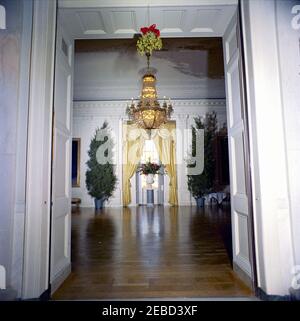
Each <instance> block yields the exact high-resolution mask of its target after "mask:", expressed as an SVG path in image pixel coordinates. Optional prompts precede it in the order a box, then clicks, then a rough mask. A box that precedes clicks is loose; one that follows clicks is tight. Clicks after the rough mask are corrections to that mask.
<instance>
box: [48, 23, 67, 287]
mask: <svg viewBox="0 0 300 321" xmlns="http://www.w3.org/2000/svg"><path fill="white" fill-rule="evenodd" d="M72 55H73V45H72V41H71V40H70V39H69V37H68V36H67V35H66V33H65V32H64V31H63V29H62V27H61V25H60V24H58V26H57V42H56V61H55V63H56V65H55V87H54V118H53V119H54V121H53V168H52V222H51V223H52V225H51V226H52V230H51V231H52V234H51V270H50V283H51V290H52V292H54V291H55V290H56V289H57V287H58V286H59V285H60V284H61V283H62V282H63V281H64V279H65V278H66V277H67V275H68V274H69V272H70V264H71V251H70V245H71V146H72V144H71V142H72V135H71V119H72V95H73V93H72Z"/></svg>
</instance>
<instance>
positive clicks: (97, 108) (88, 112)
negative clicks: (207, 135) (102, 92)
mask: <svg viewBox="0 0 300 321" xmlns="http://www.w3.org/2000/svg"><path fill="white" fill-rule="evenodd" d="M159 101H160V102H163V100H159ZM127 103H128V101H126V100H117V101H114V100H106V101H74V103H73V117H74V119H76V118H82V117H102V116H108V117H109V118H118V119H120V118H124V119H127V115H126V105H127ZM172 104H173V107H174V113H173V118H176V116H180V115H182V116H185V117H186V116H188V115H189V114H198V113H199V114H202V113H205V112H206V111H208V107H209V108H211V107H214V108H216V109H219V110H218V112H220V113H225V114H226V100H225V99H191V100H188V99H186V100H173V101H172ZM187 107H188V108H189V110H188V112H187V110H186V108H187Z"/></svg>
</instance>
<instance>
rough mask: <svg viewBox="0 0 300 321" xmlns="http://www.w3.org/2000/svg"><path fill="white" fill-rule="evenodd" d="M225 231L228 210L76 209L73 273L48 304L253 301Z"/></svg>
mask: <svg viewBox="0 0 300 321" xmlns="http://www.w3.org/2000/svg"><path fill="white" fill-rule="evenodd" d="M230 233H231V232H230V213H229V211H228V210H221V209H218V208H215V209H214V208H213V207H212V208H206V209H205V210H199V209H197V208H196V207H178V208H177V207H162V206H157V207H155V208H147V207H144V206H143V207H137V208H131V209H130V208H122V209H116V208H115V209H114V208H106V209H104V210H102V211H100V212H99V213H97V214H95V212H94V210H93V209H80V210H75V211H74V213H73V215H72V273H71V275H70V276H69V278H68V279H67V280H66V281H65V282H64V283H63V285H62V286H61V287H60V288H59V289H58V290H57V291H56V292H55V294H54V296H53V299H56V300H62V299H63V300H65V299H67V300H72V299H83V300H84V299H110V298H115V299H129V298H174V297H179V298H183V297H193V298H199V297H247V296H251V295H252V292H251V291H250V290H249V288H247V287H246V286H245V285H244V284H243V283H242V282H241V281H240V280H239V279H238V278H237V277H236V276H235V274H234V272H233V271H232V267H231V259H230V256H231V253H230V249H231V243H230V240H231V234H230Z"/></svg>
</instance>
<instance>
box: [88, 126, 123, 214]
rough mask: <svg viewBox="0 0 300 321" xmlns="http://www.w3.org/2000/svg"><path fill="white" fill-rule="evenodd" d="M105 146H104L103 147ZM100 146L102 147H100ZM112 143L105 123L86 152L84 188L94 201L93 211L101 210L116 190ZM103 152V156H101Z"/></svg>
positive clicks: (97, 130) (97, 131)
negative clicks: (87, 156) (87, 158)
mask: <svg viewBox="0 0 300 321" xmlns="http://www.w3.org/2000/svg"><path fill="white" fill-rule="evenodd" d="M104 144H105V145H104ZM101 146H102V147H101ZM112 148H113V143H112V139H111V134H110V130H109V127H108V124H107V122H104V123H103V125H102V127H101V128H100V129H99V128H98V129H96V132H95V134H94V137H93V138H92V140H91V143H90V148H89V151H88V155H89V160H88V161H87V163H86V164H87V167H88V169H87V171H86V188H87V190H88V193H89V195H90V196H92V197H93V198H94V200H95V209H96V210H98V209H101V208H102V207H103V206H104V202H105V201H106V200H108V199H109V198H110V197H111V196H112V193H113V191H114V190H115V188H116V183H117V177H116V175H115V173H114V166H113V161H112ZM101 151H103V155H101ZM101 156H103V157H101Z"/></svg>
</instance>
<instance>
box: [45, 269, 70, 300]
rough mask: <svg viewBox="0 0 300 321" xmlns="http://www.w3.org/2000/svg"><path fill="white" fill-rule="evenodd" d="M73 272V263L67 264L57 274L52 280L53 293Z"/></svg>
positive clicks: (51, 291)
mask: <svg viewBox="0 0 300 321" xmlns="http://www.w3.org/2000/svg"><path fill="white" fill-rule="evenodd" d="M70 273H71V264H69V265H68V266H66V268H65V269H63V270H62V271H61V272H60V273H59V274H57V275H56V277H55V279H54V280H53V281H52V282H51V290H50V293H51V295H52V294H53V293H54V292H55V291H56V290H57V289H58V288H59V287H60V286H61V284H62V283H63V282H64V280H65V279H66V278H67V277H68V276H69V274H70Z"/></svg>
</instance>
